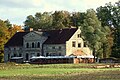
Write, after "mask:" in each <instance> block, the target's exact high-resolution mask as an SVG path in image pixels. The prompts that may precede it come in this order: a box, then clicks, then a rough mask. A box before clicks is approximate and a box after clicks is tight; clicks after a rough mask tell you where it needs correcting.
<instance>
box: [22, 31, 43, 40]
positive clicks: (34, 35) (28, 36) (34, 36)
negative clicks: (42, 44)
mask: <svg viewBox="0 0 120 80" xmlns="http://www.w3.org/2000/svg"><path fill="white" fill-rule="evenodd" d="M41 37H43V36H42V33H41V32H39V33H37V31H33V32H29V33H28V34H26V35H25V36H24V37H23V38H24V40H38V39H40V38H41Z"/></svg>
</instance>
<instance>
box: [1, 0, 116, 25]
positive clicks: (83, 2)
mask: <svg viewBox="0 0 120 80" xmlns="http://www.w3.org/2000/svg"><path fill="white" fill-rule="evenodd" d="M117 1H118V0H0V19H2V20H7V19H8V20H9V21H10V22H11V23H12V24H17V25H24V23H23V22H24V21H25V20H26V17H27V16H29V15H33V16H34V15H35V13H36V12H45V11H46V12H54V11H56V10H57V11H59V10H66V11H69V12H75V11H79V12H85V11H86V10H87V9H90V8H93V9H94V10H95V9H96V8H97V7H100V6H104V5H105V4H106V3H109V2H111V3H115V2H117Z"/></svg>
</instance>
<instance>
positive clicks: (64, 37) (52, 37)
mask: <svg viewBox="0 0 120 80" xmlns="http://www.w3.org/2000/svg"><path fill="white" fill-rule="evenodd" d="M76 30H77V28H70V29H61V30H50V31H37V34H41V32H42V35H43V36H48V39H47V40H46V41H45V42H44V44H65V42H66V41H68V40H69V39H70V38H71V37H72V35H73V34H74V33H75V32H76ZM27 33H29V32H17V33H16V34H15V35H14V36H13V37H12V38H11V39H10V40H9V41H8V42H7V43H6V44H5V47H9V46H13V47H14V46H23V36H25V35H26V34H27Z"/></svg>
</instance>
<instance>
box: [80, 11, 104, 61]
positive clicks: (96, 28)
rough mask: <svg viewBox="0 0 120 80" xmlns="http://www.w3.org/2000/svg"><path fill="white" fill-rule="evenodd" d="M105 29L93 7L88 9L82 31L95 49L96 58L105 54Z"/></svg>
mask: <svg viewBox="0 0 120 80" xmlns="http://www.w3.org/2000/svg"><path fill="white" fill-rule="evenodd" d="M103 30H104V29H103V27H102V26H101V22H100V21H99V20H98V18H97V15H96V12H95V11H94V10H93V9H88V10H87V13H86V16H85V19H84V23H83V24H82V27H81V31H82V35H83V36H84V37H83V38H84V39H85V40H86V41H87V44H88V46H89V47H91V49H92V50H93V55H94V59H95V56H97V57H101V56H100V55H102V54H103V51H102V50H101V49H102V45H103V43H104V44H105V43H106V34H105V33H104V31H103ZM100 51H102V52H100Z"/></svg>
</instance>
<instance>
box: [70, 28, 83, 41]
mask: <svg viewBox="0 0 120 80" xmlns="http://www.w3.org/2000/svg"><path fill="white" fill-rule="evenodd" d="M78 35H81V30H80V28H78V29H77V30H76V32H75V33H74V34H73V35H72V36H71V38H70V39H69V40H77V39H79V40H82V38H81V36H79V38H78Z"/></svg>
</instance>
